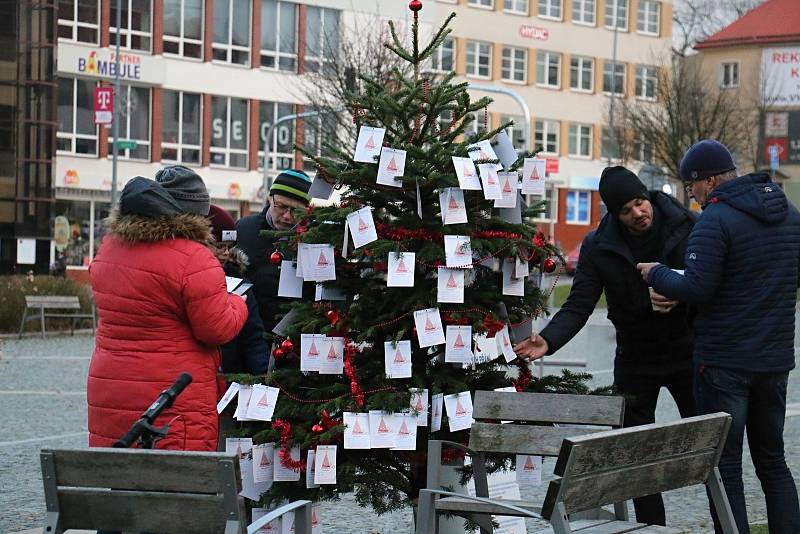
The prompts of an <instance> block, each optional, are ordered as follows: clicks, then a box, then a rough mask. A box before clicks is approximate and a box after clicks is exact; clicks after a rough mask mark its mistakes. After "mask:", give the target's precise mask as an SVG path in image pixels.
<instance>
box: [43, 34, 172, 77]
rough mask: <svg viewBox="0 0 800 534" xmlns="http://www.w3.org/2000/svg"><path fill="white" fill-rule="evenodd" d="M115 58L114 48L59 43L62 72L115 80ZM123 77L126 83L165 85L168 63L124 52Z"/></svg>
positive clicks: (121, 66)
mask: <svg viewBox="0 0 800 534" xmlns="http://www.w3.org/2000/svg"><path fill="white" fill-rule="evenodd" d="M115 57H116V56H115V52H114V50H112V49H111V48H99V47H87V46H83V45H75V44H71V43H59V44H58V72H59V73H68V74H79V75H82V76H89V77H93V78H102V79H106V80H113V79H114V76H115V71H116V61H115ZM119 77H120V79H121V80H123V81H126V82H141V83H148V84H154V85H161V84H163V83H164V60H163V58H161V57H158V56H153V55H150V54H137V53H134V52H130V51H125V52H121V53H120V55H119Z"/></svg>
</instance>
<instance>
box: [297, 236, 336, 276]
mask: <svg viewBox="0 0 800 534" xmlns="http://www.w3.org/2000/svg"><path fill="white" fill-rule="evenodd" d="M300 262H301V263H302V271H303V279H304V280H305V281H307V282H309V281H311V282H324V281H326V280H336V262H335V258H334V255H333V245H326V244H323V243H314V244H311V243H305V247H304V248H303V251H302V258H301V260H300Z"/></svg>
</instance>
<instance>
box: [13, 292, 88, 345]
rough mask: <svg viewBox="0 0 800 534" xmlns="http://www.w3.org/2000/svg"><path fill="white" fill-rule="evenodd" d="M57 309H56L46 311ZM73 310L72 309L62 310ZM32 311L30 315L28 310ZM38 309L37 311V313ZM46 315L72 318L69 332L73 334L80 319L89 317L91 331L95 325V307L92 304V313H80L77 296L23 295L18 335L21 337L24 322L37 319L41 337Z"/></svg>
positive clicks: (43, 332) (43, 331)
mask: <svg viewBox="0 0 800 534" xmlns="http://www.w3.org/2000/svg"><path fill="white" fill-rule="evenodd" d="M48 310H57V311H48ZM64 310H74V311H64ZM29 311H30V312H32V313H31V315H30V317H29V316H28V312H29ZM37 311H38V313H37ZM48 317H64V318H69V319H72V327H71V329H70V334H73V335H74V334H75V323H76V322H78V321H80V320H86V319H91V321H92V333H94V331H95V328H96V326H97V317H96V315H95V308H94V305H92V313H81V303H80V301H79V300H78V297H75V296H71V297H60V296H52V295H49V296H32V295H25V311H24V312H23V314H22V321H20V323H19V336H18V338H21V337H22V330H23V329H24V328H25V323H27V322H28V321H35V320H37V319H38V320H39V322H40V325H41V329H42V337H44V334H45V319H46V318H48Z"/></svg>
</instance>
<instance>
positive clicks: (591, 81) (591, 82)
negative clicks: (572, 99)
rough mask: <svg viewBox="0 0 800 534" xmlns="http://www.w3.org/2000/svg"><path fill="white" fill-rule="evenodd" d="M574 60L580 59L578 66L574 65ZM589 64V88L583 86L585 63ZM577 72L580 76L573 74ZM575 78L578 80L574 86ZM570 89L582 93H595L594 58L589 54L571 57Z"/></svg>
mask: <svg viewBox="0 0 800 534" xmlns="http://www.w3.org/2000/svg"><path fill="white" fill-rule="evenodd" d="M573 61H579V64H578V65H577V66H573ZM586 62H588V64H589V69H588V70H589V74H588V79H589V88H588V89H586V88H584V87H581V85H583V84H582V82H583V79H584V72H585V71H586V67H585V63H586ZM575 73H577V74H578V77H577V78H575V77H574V76H573V74H575ZM573 80H577V86H573ZM569 89H570V91H576V92H580V93H593V92H594V58H592V57H588V56H572V57H570V58H569Z"/></svg>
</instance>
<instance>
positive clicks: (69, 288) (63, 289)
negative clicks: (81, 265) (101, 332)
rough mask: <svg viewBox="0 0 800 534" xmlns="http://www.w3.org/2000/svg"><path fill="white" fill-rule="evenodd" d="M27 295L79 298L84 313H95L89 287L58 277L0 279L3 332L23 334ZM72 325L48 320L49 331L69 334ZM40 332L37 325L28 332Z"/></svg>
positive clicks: (0, 328)
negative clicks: (65, 331)
mask: <svg viewBox="0 0 800 534" xmlns="http://www.w3.org/2000/svg"><path fill="white" fill-rule="evenodd" d="M25 295H41V296H45V295H63V296H77V297H78V299H79V300H80V302H81V312H82V313H91V310H92V307H91V306H92V290H91V288H89V286H87V285H85V284H80V283H77V282H74V281H73V280H69V279H67V278H62V277H55V276H43V275H42V276H24V275H13V276H0V332H3V333H9V332H17V331H19V322H20V321H21V320H22V314H23V313H24V312H25ZM70 323H71V320H69V319H47V330H48V331H49V330H59V329H64V330H67V329H69V326H70ZM81 324H84V323H81ZM39 328H40V327H39V323H38V322H37V321H29V322H28V323H27V325H26V326H25V331H26V332H28V331H38V330H39Z"/></svg>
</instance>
